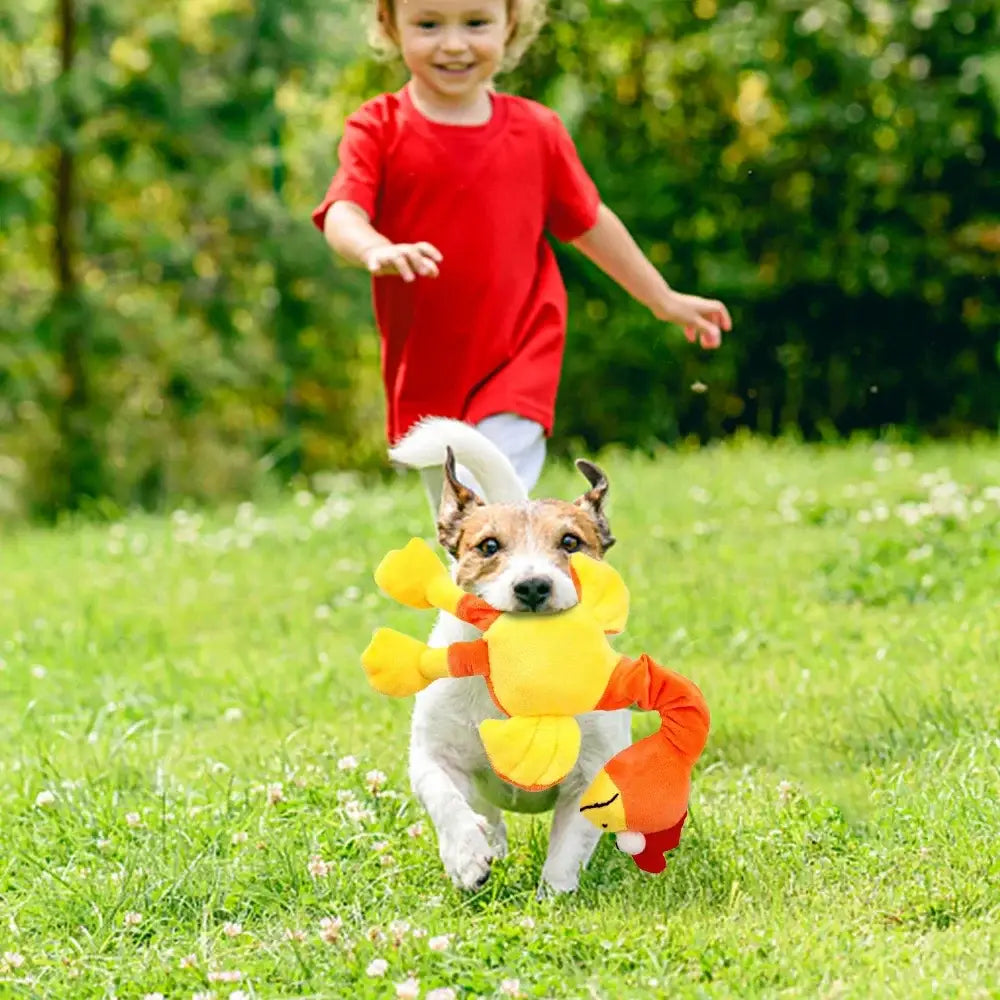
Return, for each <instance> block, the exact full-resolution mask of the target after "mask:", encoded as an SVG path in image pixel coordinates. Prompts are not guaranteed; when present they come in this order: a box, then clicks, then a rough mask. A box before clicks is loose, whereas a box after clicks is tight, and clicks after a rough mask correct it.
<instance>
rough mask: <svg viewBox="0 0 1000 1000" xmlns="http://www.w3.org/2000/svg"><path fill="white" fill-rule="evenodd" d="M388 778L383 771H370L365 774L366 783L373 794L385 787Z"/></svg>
mask: <svg viewBox="0 0 1000 1000" xmlns="http://www.w3.org/2000/svg"><path fill="white" fill-rule="evenodd" d="M388 780H389V779H388V777H386V775H385V773H384V772H383V771H369V772H368V773H367V774H366V775H365V784H366V785H367V786H368V791H369V792H371V793H372V794H374V793H375V792H378V791H379V790H380V789H382V788H384V787H385V783H386V782H387V781H388Z"/></svg>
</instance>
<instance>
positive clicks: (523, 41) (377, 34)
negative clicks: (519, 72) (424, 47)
mask: <svg viewBox="0 0 1000 1000" xmlns="http://www.w3.org/2000/svg"><path fill="white" fill-rule="evenodd" d="M398 2H399V0H374V2H373V3H372V4H371V5H370V11H371V17H370V23H369V26H368V40H369V42H371V45H372V48H373V49H375V51H376V52H377V53H378V54H379V55H380V56H382V57H383V58H386V59H390V58H395V57H396V56H398V55H399V46H398V45H397V44H396V42H395V41H394V40H393V37H392V32H393V30H394V26H395V21H396V4H397V3H398ZM506 3H507V18H508V20H510V21H511V22H512V23H513V25H514V30H513V31H512V32H511V35H510V38H508V39H507V44H506V46H505V47H504V54H503V62H502V63H501V64H500V69H501V70H512V69H513V68H514V67H515V66H516V65H517V64H518V63H519V62H520V61H521V57H522V56H523V55H524V53H525V52H527V51H528V49H530V48H531V43H532V42H534V40H535V39H536V38H537V37H538V32H539V31H541V29H542V25H544V24H545V16H546V9H545V8H546V3H547V0H506ZM390 26H393V27H392V28H390Z"/></svg>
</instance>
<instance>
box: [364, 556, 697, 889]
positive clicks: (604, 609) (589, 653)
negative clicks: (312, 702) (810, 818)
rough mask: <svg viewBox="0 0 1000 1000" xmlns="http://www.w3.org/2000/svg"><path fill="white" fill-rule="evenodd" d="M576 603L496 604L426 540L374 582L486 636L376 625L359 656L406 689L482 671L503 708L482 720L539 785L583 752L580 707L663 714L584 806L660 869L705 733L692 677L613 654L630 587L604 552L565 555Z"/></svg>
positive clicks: (607, 769) (380, 678)
mask: <svg viewBox="0 0 1000 1000" xmlns="http://www.w3.org/2000/svg"><path fill="white" fill-rule="evenodd" d="M570 572H571V575H572V578H573V583H574V585H575V587H576V590H577V594H578V596H579V603H577V604H576V605H574V606H573V607H572V608H569V609H567V610H565V611H559V612H555V613H552V614H536V613H530V612H501V611H497V610H496V609H495V608H493V607H491V606H490V605H489V604H487V603H486V602H485V601H483V600H482V599H481V598H478V597H476V596H475V595H473V594H467V593H465V591H463V590H462V589H461V588H460V587H459V586H458V585H457V584H455V583H454V581H453V580H452V579H451V577H450V575H449V573H448V570H447V568H446V567H445V565H444V564H443V563H442V562H441V560H440V559H439V558H438V557H437V556H436V555H435V553H434V551H433V550H432V549H431V548H430V546H429V545H427V543H426V542H423V541H422V540H420V539H413V540H411V541H410V542H409V543H408V544H407V545H406V546H405V547H404V548H402V549H397V550H394V551H392V552H390V553H389V554H388V555H387V556H386V557H385V559H383V560H382V562H381V563H380V565H379V567H378V569H377V570H376V571H375V582H376V583H377V584H378V586H379V587H380V588H381V589H382V590H383V591H384V592H385V593H386V594H388V595H389V596H390V597H392V598H394V599H395V600H397V601H399V602H401V603H402V604H405V605H407V606H408V607H412V608H438V609H440V610H442V611H446V612H447V613H448V614H451V615H454V616H455V617H457V618H459V619H461V620H462V621H464V622H468V623H469V624H470V625H473V626H475V627H476V628H477V629H479V630H480V631H481V632H482V633H483V635H482V638H480V639H474V640H472V641H469V642H458V643H453V644H452V645H450V646H446V647H442V648H434V647H430V646H427V645H426V644H425V643H423V642H420V641H419V640H417V639H414V638H411V637H410V636H407V635H403V634H402V633H400V632H396V631H394V630H392V629H385V628H383V629H378V630H377V631H376V632H375V634H374V636H373V637H372V641H371V643H370V645H369V646H368V648H367V649H366V650H365V651H364V653H363V654H362V657H361V662H362V665H363V666H364V668H365V672H366V673H367V675H368V679H369V681H370V683H371V684H372V686H373V687H374V688H375V689H376V690H377V691H380V692H381V693H383V694H387V695H393V696H396V697H405V696H408V695H412V694H415V693H416V692H417V691H420V690H421V689H423V688H424V687H426V686H427V685H428V684H431V683H432V682H433V681H435V680H438V679H440V678H444V677H473V676H480V677H483V678H484V680H485V681H486V684H487V686H488V688H489V692H490V695H491V696H492V698H493V701H494V703H495V704H496V706H497V707H498V708H499V709H500V711H501V712H503V713H504V715H505V716H506V718H503V719H486V720H485V721H484V722H483V723H482V724H481V725H480V727H479V733H480V737H481V738H482V742H483V747H484V748H485V750H486V754H487V757H488V758H489V761H490V764H491V766H492V767H493V769H494V771H496V773H497V774H498V775H499V776H500V777H501V778H502V779H503V780H505V781H508V782H510V783H511V784H513V785H517V786H518V787H520V788H524V789H527V790H529V791H540V790H542V789H545V788H549V787H551V786H552V785H555V784H557V783H558V782H560V781H562V780H563V779H564V778H565V777H566V776H567V775H568V774H569V772H570V771H571V770H572V769H573V766H574V764H575V763H576V760H577V756H578V755H579V751H580V727H579V724H578V723H577V721H576V718H575V716H578V715H582V714H584V713H586V712H593V711H612V710H615V709H621V708H630V707H633V706H635V707H637V708H639V709H641V710H643V711H655V712H658V713H659V715H660V727H659V729H658V730H657V731H656V732H655V733H653V734H651V735H650V736H647V737H645V738H644V739H642V740H639V741H638V742H637V743H634V744H633V745H632V746H630V747H627V748H626V749H625V750H623V751H622V752H621V753H619V754H617V755H616V756H615V757H613V758H612V759H611V760H610V761H608V763H607V764H605V766H604V767H603V768H602V769H601V771H600V772H598V774H597V776H596V777H595V778H594V780H593V782H592V783H591V785H590V786H589V787H588V788H587V790H586V791H585V792H584V794H583V796H582V798H581V801H580V811H581V814H582V815H583V816H585V817H586V818H587V819H588V820H589V821H590V822H592V823H593V824H594V825H595V826H596V827H598V829H600V830H603V831H607V832H609V833H615V834H617V835H618V838H617V840H618V846H619V848H620V849H621V850H623V851H625V852H626V853H628V854H631V855H633V857H634V858H635V861H636V864H637V865H638V866H639V867H640V868H642V869H643V870H644V871H650V872H658V871H662V870H663V868H664V867H665V865H666V862H665V860H664V858H663V852H664V851H666V850H670V849H671V848H673V847H676V846H677V843H678V841H679V839H680V831H681V827H682V826H683V823H684V819H685V817H686V815H687V804H688V797H689V793H690V781H691V770H692V768H693V767H694V764H695V762H696V761H697V759H698V757H699V755H700V754H701V751H702V749H703V748H704V746H705V741H706V740H707V738H708V726H709V716H708V709H707V707H706V705H705V700H704V698H703V697H702V695H701V692H700V691H699V690H698V688H697V687H696V686H695V685H694V684H692V683H691V682H690V681H689V680H687V679H686V678H684V677H681V676H680V675H679V674H676V673H673V672H672V671H670V670H666V669H665V668H664V667H661V666H660V665H659V664H657V663H655V662H654V661H653V660H651V659H650V658H649V657H648V656H646V655H645V654H643V655H641V656H640V657H638V658H637V659H630V658H629V657H627V656H621V655H620V654H618V653H616V652H615V650H614V649H613V648H612V647H611V645H610V643H609V642H608V638H607V636H608V635H609V634H614V633H617V632H620V631H621V630H622V629H623V628H624V627H625V621H626V619H627V617H628V590H627V589H626V587H625V584H624V583H623V582H622V579H621V577H620V576H619V575H618V574H617V573H616V572H615V571H614V570H613V569H612V568H611V567H610V566H609V565H608V564H607V563H603V562H599V561H598V560H595V559H592V558H590V557H589V556H586V555H584V554H582V553H574V554H573V555H571V556H570Z"/></svg>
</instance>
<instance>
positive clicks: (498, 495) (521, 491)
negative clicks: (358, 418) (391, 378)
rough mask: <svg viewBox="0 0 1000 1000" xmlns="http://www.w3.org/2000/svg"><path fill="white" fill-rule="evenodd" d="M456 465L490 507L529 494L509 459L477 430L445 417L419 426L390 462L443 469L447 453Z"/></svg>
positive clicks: (395, 452) (434, 418)
mask: <svg viewBox="0 0 1000 1000" xmlns="http://www.w3.org/2000/svg"><path fill="white" fill-rule="evenodd" d="M448 448H451V450H452V451H453V452H454V453H455V461H456V462H457V463H458V464H459V465H464V466H465V468H467V469H468V470H469V472H471V473H472V475H473V476H475V477H476V482H478V483H479V485H480V486H481V487H482V489H483V492H484V493H485V494H486V496H485V497H484V499H485V500H488V501H489V502H490V503H518V502H519V501H522V500H527V499H528V493H527V490H525V488H524V485H523V484H522V483H521V480H520V479H519V478H518V475H517V473H516V472H515V471H514V466H513V465H511V462H510V459H508V458H507V456H506V455H505V454H504V453H503V452H502V451H500V449H499V448H498V447H497V446H496V445H495V444H494V443H493V442H492V441H490V439H489V438H487V437H486V436H485V435H484V434H481V433H480V432H479V431H477V430H476V428H475V427H470V426H469V424H464V423H462V421H461V420H450V419H447V418H445V417H428V418H427V419H425V420H421V421H420V423H418V424H416V425H415V426H414V427H413V428H412V430H410V432H409V433H408V434H407V435H406V437H404V438H403V439H402V440H401V441H400V442H399V443H398V444H397V445H396V446H395V447H394V448H391V449H390V450H389V458H390V459H391V460H392V461H393V462H398V463H399V464H400V465H405V466H408V467H409V468H411V469H428V468H432V467H434V466H444V462H445V452H446V449H448Z"/></svg>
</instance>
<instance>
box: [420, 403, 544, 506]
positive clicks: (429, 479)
mask: <svg viewBox="0 0 1000 1000" xmlns="http://www.w3.org/2000/svg"><path fill="white" fill-rule="evenodd" d="M475 427H476V429H477V430H479V431H481V432H482V434H483V436H484V437H487V438H489V439H490V441H492V442H493V443H494V444H495V445H496V446H497V447H498V448H499V449H500V450H501V451H502V452H503V453H504V454H505V455H506V456H507V458H509V459H510V462H511V464H512V465H513V466H514V471H515V472H516V473H517V477H518V479H520V480H521V482H522V483H524V488H525V490H527V491H528V493H530V492H531V491H532V490H533V489H534V488H535V485H536V484H537V482H538V477H539V476H540V475H541V474H542V466H543V465H544V464H545V429H544V428H543V427H542V425H541V424H539V423H536V422H535V421H534V420H528V419H527V418H526V417H519V416H518V415H517V414H516V413H496V414H494V415H493V416H491V417H486V418H485V419H483V420H480V421H479V423H478V424H475ZM455 472H456V474H457V475H458V480H459V482H461V483H463V484H464V485H466V486H468V487H469V489H470V490H475V491H476V492H477V493H479V494H480V495H482V492H483V491H482V488H481V487H480V486H479V484H478V483H477V482H476V480H475V478H474V477H473V475H472V473H470V472H469V470H468V469H465V468H463V467H462V466H461V465H459V466H458V467H457V468H456V470H455ZM420 476H421V478H422V479H423V481H424V488H425V489H426V490H427V497H428V499H429V500H430V502H431V507H432V508H433V510H434V515H435V517H436V516H437V510H438V507H439V506H440V505H441V489H442V486H443V476H442V472H441V469H439V468H433V469H421V470H420Z"/></svg>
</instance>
